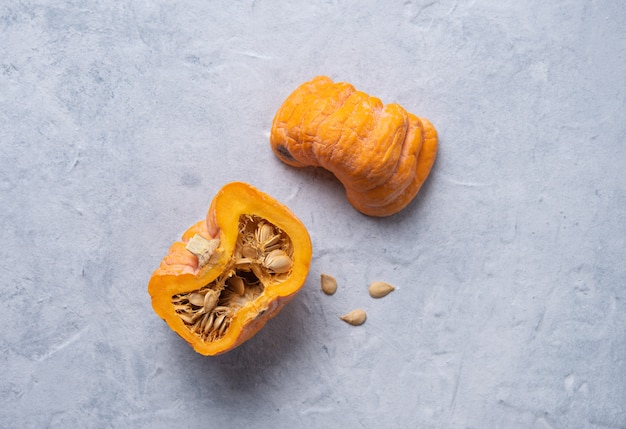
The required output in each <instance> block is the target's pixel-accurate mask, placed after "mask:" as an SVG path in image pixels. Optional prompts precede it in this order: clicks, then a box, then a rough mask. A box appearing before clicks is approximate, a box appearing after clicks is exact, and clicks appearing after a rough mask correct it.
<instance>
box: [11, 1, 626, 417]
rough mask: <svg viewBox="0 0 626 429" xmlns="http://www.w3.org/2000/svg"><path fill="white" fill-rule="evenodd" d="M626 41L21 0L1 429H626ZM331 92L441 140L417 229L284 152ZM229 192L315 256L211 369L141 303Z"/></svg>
mask: <svg viewBox="0 0 626 429" xmlns="http://www.w3.org/2000/svg"><path fill="white" fill-rule="evenodd" d="M624 23H626V8H625V7H624V4H623V2H622V1H621V0H612V1H611V0H606V1H548V2H545V1H539V0H531V1H527V2H523V1H521V2H520V1H515V0H506V1H501V0H484V1H483V0H477V1H447V0H446V1H430V0H429V1H422V0H416V1H402V2H400V1H395V2H380V1H373V0H371V1H370V0H368V1H341V0H336V1H321V0H319V1H318V0H313V1H302V2H297V1H286V2H270V1H266V0H259V1H212V2H205V1H189V2H185V3H182V2H172V1H165V0H159V1H137V2H117V1H97V2H96V1H94V2H90V1H83V0H76V1H51V0H40V1H17V0H8V1H3V2H2V5H0V35H1V42H0V157H1V158H0V160H1V165H2V167H1V170H0V198H1V200H0V203H1V210H0V221H1V229H0V237H1V244H2V245H1V246H0V275H1V277H2V291H3V293H2V294H1V297H0V304H1V306H2V307H1V308H2V310H1V312H0V326H2V332H1V334H0V365H1V367H2V372H1V375H0V427H2V428H77V427H88V428H108V427H113V428H122V427H123V428H126V427H133V428H135V427H137V428H172V427H181V426H182V427H191V428H195V427H210V428H218V427H225V428H226V427H233V428H234V427H259V428H267V427H275V428H295V427H315V428H325V427H341V428H357V427H362V428H381V427H384V428H406V427H416V428H454V429H457V428H458V429H461V428H476V429H478V428H508V429H510V428H533V429H548V428H568V429H571V428H593V429H606V428H613V429H618V428H621V429H624V428H626V362H625V359H626V304H625V298H626V297H625V293H624V291H625V287H626V267H625V265H626V264H625V263H624V261H625V260H626V172H625V170H626V145H625V140H626V30H625V26H624ZM320 74H325V75H328V76H330V77H331V78H333V79H335V80H338V81H349V82H351V83H352V84H354V85H355V86H356V88H357V89H359V90H363V91H365V92H368V93H369V94H371V95H374V96H377V97H379V98H381V99H382V100H383V101H384V102H386V103H391V102H398V103H400V104H402V105H403V106H404V107H405V108H407V110H409V111H411V112H414V113H416V114H417V115H420V116H424V117H426V118H429V119H430V120H431V121H432V122H433V123H434V124H435V126H436V127H437V129H438V130H439V135H440V151H439V157H438V160H437V162H436V165H435V167H434V170H433V172H432V174H431V176H430V178H429V180H428V182H427V184H426V185H425V187H424V188H423V190H422V191H421V192H420V194H419V195H418V197H417V198H416V200H415V201H414V202H413V203H412V204H411V205H410V206H409V207H407V208H406V209H405V210H404V211H402V212H401V213H400V214H398V215H395V216H392V217H389V218H384V219H377V218H368V217H365V216H363V215H360V214H359V213H358V212H356V211H355V210H354V209H352V207H351V206H350V205H349V204H348V202H347V201H346V199H345V197H344V194H343V190H342V188H341V186H340V184H339V183H338V182H337V181H335V180H334V178H333V177H332V176H331V175H330V174H328V173H326V172H324V171H315V170H312V169H304V170H296V169H293V168H290V167H288V166H286V165H284V164H282V163H280V162H279V161H278V160H277V159H276V158H275V157H274V155H273V154H272V152H271V150H270V148H269V143H268V135H269V129H270V125H271V121H272V118H273V115H274V113H275V112H276V110H277V108H278V106H279V105H280V104H281V102H282V101H283V100H284V99H285V98H286V97H287V95H288V94H289V93H290V92H291V91H292V90H293V89H294V88H295V87H296V86H298V85H299V84H301V83H302V82H304V81H307V80H309V79H311V78H312V77H313V76H315V75H320ZM233 180H240V181H246V182H249V183H251V184H253V185H255V186H257V187H258V188H260V189H261V190H263V191H265V192H267V193H269V194H270V195H272V196H274V197H275V198H277V199H278V200H280V201H282V202H283V203H285V204H286V205H288V206H289V207H290V208H291V209H292V210H293V211H294V212H295V213H296V214H297V215H298V216H299V217H300V219H301V220H302V221H303V222H304V223H305V224H306V226H307V228H308V229H309V232H310V234H311V237H312V241H313V246H314V254H313V261H312V265H311V271H310V276H309V278H308V280H307V283H306V285H305V287H304V288H303V290H302V292H301V293H300V294H299V295H298V296H297V298H296V299H295V300H294V301H293V302H292V303H291V304H290V305H289V306H287V307H286V308H285V309H284V311H283V312H282V313H281V314H280V315H279V316H278V317H277V318H276V319H274V320H272V321H271V322H270V323H269V324H268V326H266V328H265V329H264V330H263V331H261V333H259V334H258V335H257V336H256V337H255V338H253V339H252V340H251V341H249V342H248V343H246V344H245V345H243V346H242V347H240V348H239V349H236V350H234V351H232V352H230V353H228V354H225V355H223V356H219V357H215V358H208V357H203V356H201V355H199V354H197V353H195V352H194V351H193V350H192V349H191V348H189V347H188V346H187V344H186V343H185V342H184V341H182V340H181V339H180V338H179V337H177V336H176V335H175V334H174V333H173V332H172V331H171V330H170V329H169V328H168V327H167V326H166V325H165V323H164V322H162V321H161V320H160V319H159V318H158V317H157V316H156V315H155V314H154V313H153V311H152V308H151V304H150V299H149V296H148V294H147V290H146V288H147V283H148V279H149V277H150V275H151V273H152V271H153V270H154V269H156V267H157V266H158V264H159V261H160V260H161V258H162V257H163V256H164V255H165V253H166V252H167V249H168V247H169V245H170V243H171V242H172V241H174V240H176V239H178V237H179V236H180V234H181V233H182V232H183V231H184V230H185V229H186V228H187V227H188V226H190V225H191V224H192V223H194V222H196V221H198V220H200V219H202V218H203V217H204V216H205V213H206V210H207V208H208V204H209V202H210V201H211V199H212V197H213V195H214V194H215V192H216V191H217V190H218V189H219V188H220V187H221V186H222V185H223V184H225V183H227V182H229V181H233ZM321 273H328V274H332V275H334V276H335V277H336V278H337V279H338V281H339V290H338V292H337V293H336V294H335V295H334V296H332V297H328V296H326V295H323V294H322V293H321V292H320V290H319V276H320V274H321ZM373 280H384V281H387V282H390V283H392V284H394V285H396V287H397V290H396V291H395V292H394V293H392V294H391V295H389V296H388V297H387V298H385V299H382V300H373V299H371V298H370V297H369V296H368V295H367V291H366V288H367V285H368V284H369V282H371V281H373ZM355 307H363V308H364V309H366V310H367V311H368V315H369V318H368V320H367V322H366V324H365V325H363V326H361V327H356V328H355V327H351V326H348V325H346V324H345V323H343V322H341V321H340V320H339V319H338V317H337V316H339V315H341V314H343V313H345V312H346V311H348V310H351V309H353V308H355Z"/></svg>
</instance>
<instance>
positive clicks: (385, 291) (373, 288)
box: [368, 282, 396, 298]
mask: <svg viewBox="0 0 626 429" xmlns="http://www.w3.org/2000/svg"><path fill="white" fill-rule="evenodd" d="M395 289H396V288H394V287H393V286H391V285H390V284H389V283H385V282H373V283H372V284H370V287H369V289H368V290H369V293H370V296H371V297H372V298H382V297H385V296H387V295H389V294H390V293H391V292H393V291H394V290H395Z"/></svg>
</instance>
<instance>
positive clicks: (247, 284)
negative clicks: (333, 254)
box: [172, 215, 293, 342]
mask: <svg viewBox="0 0 626 429" xmlns="http://www.w3.org/2000/svg"><path fill="white" fill-rule="evenodd" d="M189 250H190V251H191V252H192V253H194V254H196V253H195V251H194V249H189ZM196 256H198V255H196ZM203 257H204V258H206V259H207V260H208V259H209V257H210V255H209V256H206V255H205V256H203ZM292 267H293V244H292V242H291V239H290V238H289V236H288V235H287V234H285V232H284V231H282V230H281V229H280V228H278V227H277V226H275V225H273V224H272V223H270V222H268V221H267V220H265V219H263V218H261V217H259V216H256V215H242V216H240V217H239V234H238V236H237V242H236V244H235V249H234V252H233V255H232V257H231V259H230V261H229V263H228V264H227V266H226V268H225V269H224V271H223V272H222V274H220V275H219V277H218V278H217V279H215V280H214V281H212V282H211V283H209V284H207V285H205V286H204V287H202V288H200V289H198V290H195V291H191V292H185V293H180V294H176V295H174V296H173V297H172V304H173V305H174V309H175V311H176V313H177V314H178V316H179V317H180V318H181V320H182V321H183V322H184V323H185V325H186V326H187V327H188V328H189V329H190V330H191V331H192V332H193V333H195V334H196V335H198V336H199V337H200V338H202V339H203V340H204V341H209V342H211V341H215V340H218V339H220V338H222V337H223V336H224V334H225V333H226V331H227V330H228V327H229V326H230V325H231V323H232V321H233V318H234V317H235V315H236V313H237V311H238V310H239V309H240V308H242V307H244V306H245V305H246V304H248V303H250V302H252V301H254V300H255V299H256V298H258V297H259V296H260V295H261V294H262V293H263V291H264V290H265V289H266V288H267V287H269V286H271V285H274V284H277V283H282V282H284V281H285V280H287V278H288V277H289V275H290V274H291V269H292Z"/></svg>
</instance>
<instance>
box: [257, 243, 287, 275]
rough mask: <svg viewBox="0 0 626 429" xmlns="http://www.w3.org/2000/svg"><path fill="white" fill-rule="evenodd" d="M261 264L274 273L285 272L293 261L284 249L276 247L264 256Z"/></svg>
mask: <svg viewBox="0 0 626 429" xmlns="http://www.w3.org/2000/svg"><path fill="white" fill-rule="evenodd" d="M263 265H264V266H265V268H267V269H269V270H272V271H273V272H275V273H286V272H288V271H289V270H291V267H292V265H293V262H292V260H291V258H290V257H289V255H287V253H285V251H284V250H281V249H276V250H272V251H271V252H270V253H268V254H267V256H265V259H263Z"/></svg>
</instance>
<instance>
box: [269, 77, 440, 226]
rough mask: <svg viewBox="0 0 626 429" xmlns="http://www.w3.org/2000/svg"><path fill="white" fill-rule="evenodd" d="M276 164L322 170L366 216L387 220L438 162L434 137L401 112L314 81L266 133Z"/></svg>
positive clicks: (423, 123) (343, 86)
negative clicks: (268, 135)
mask: <svg viewBox="0 0 626 429" xmlns="http://www.w3.org/2000/svg"><path fill="white" fill-rule="evenodd" d="M270 144H271V147H272V150H273V151H274V153H275V154H276V156H277V157H278V158H279V159H280V160H282V161H283V162H285V163H286V164H288V165H291V166H293V167H306V166H313V167H322V168H325V169H326V170H329V171H330V172H332V173H333V174H334V175H335V176H336V177H337V179H339V181H340V182H341V183H342V184H343V186H344V188H345V189H346V196H347V198H348V201H350V203H351V204H352V205H353V206H354V208H356V209H357V210H359V211H360V212H361V213H363V214H366V215H369V216H389V215H392V214H394V213H397V212H399V211H400V210H402V209H403V208H404V207H406V206H407V205H408V204H409V203H410V202H411V200H413V198H414V197H415V195H417V193H418V191H419V190H420V187H421V186H422V184H423V183H424V181H425V180H426V177H427V176H428V174H429V173H430V170H431V168H432V166H433V163H434V162H435V158H436V155H437V145H438V138H437V131H436V130H435V128H434V126H433V125H432V124H431V123H430V121H428V120H427V119H424V118H420V117H417V116H415V115H414V114H412V113H408V112H407V111H406V110H405V109H404V108H402V107H401V106H400V105H398V104H387V105H384V104H383V103H382V102H381V101H380V100H379V99H378V98H376V97H371V96H369V95H367V94H366V93H364V92H361V91H357V90H356V89H355V88H354V87H353V86H352V85H350V84H349V83H345V82H339V83H334V82H333V81H332V80H331V79H330V78H328V77H326V76H318V77H316V78H314V79H313V80H311V81H310V82H306V83H304V84H302V85H301V86H300V87H298V88H297V89H296V90H295V91H294V92H293V93H292V94H291V95H289V97H288V98H287V99H286V100H285V101H284V102H283V104H282V105H281V106H280V108H279V109H278V111H277V113H276V115H275V117H274V120H273V123H272V129H271V133H270Z"/></svg>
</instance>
